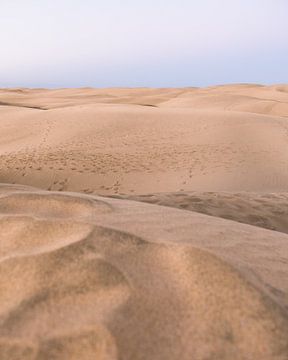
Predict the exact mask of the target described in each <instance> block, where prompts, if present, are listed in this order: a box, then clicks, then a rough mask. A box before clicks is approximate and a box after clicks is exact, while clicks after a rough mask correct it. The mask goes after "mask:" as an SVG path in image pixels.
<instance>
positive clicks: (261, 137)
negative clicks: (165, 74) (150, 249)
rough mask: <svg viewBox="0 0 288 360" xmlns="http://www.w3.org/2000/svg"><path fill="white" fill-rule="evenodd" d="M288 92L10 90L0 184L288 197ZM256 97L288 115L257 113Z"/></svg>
mask: <svg viewBox="0 0 288 360" xmlns="http://www.w3.org/2000/svg"><path fill="white" fill-rule="evenodd" d="M279 89H281V91H279ZM285 89H286V88H285V87H284V86H283V87H261V86H244V85H242V86H240V85H238V86H236V85H235V86H223V87H221V86H220V87H216V88H207V89H193V88H187V89H98V90H97V89H63V90H61V89H60V90H41V89H40V90H37V89H35V90H29V89H14V90H2V91H0V102H1V103H2V106H1V105H0V116H1V123H0V167H1V174H0V182H5V183H20V184H25V185H33V186H37V187H40V188H43V189H46V190H59V191H61V190H63V191H67V190H68V191H80V192H86V193H96V194H102V195H106V194H107V195H109V194H134V193H137V194H145V193H152V192H175V191H236V192H238V191H254V192H258V191H262V192H264V191H265V192H266V191H269V192H275V191H277V192H278V191H287V184H288V170H287V169H288V151H287V143H288V125H287V116H288V109H286V108H285V106H286V105H287V104H288V93H287V92H286V90H285ZM256 96H257V97H258V98H259V99H261V101H268V100H267V99H270V100H269V101H270V102H271V101H273V102H274V103H275V104H277V106H278V105H279V104H280V105H279V106H281V109H282V106H283V109H282V110H283V111H282V110H281V111H279V112H277V111H270V110H269V107H267V108H265V109H262V110H261V111H258V110H257V106H258V105H257V106H256V108H254V105H253V106H252V105H251V101H252V102H253V101H254V100H253V99H254V97H256ZM231 97H232V98H233V99H234V100H235V98H236V99H237V101H236V102H237V104H238V103H241V104H242V105H243V106H244V107H245V109H244V108H242V107H237V108H235V106H232V107H231V106H230V105H229V104H230V103H231V101H232V100H231ZM243 97H244V100H243ZM220 98H221V101H220V100H219V99H220ZM217 99H218V100H217ZM245 99H246V100H245ZM247 99H248V100H247ZM251 99H252V100H251ZM234 100H233V101H234ZM183 101H184V102H185V104H184V103H183ZM257 101H258V100H257ZM259 101H260V100H259ZM172 103H173V106H172ZM196 103H197V104H198V105H197V104H196ZM3 104H6V105H3ZM7 104H8V105H7ZM249 104H250V105H251V106H252V108H250V105H249ZM285 104H286V105H285ZM144 105H145V106H144ZM147 105H149V106H147ZM242 105H241V106H242ZM246 105H247V106H248V105H249V106H248V107H247V108H246ZM269 106H270V105H269ZM275 106H276V105H275ZM29 107H30V108H29ZM43 109H46V110H43Z"/></svg>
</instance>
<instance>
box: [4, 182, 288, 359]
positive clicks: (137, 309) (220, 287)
mask: <svg viewBox="0 0 288 360" xmlns="http://www.w3.org/2000/svg"><path fill="white" fill-rule="evenodd" d="M0 194H1V197H0V213H1V217H0V222H1V227H0V232H1V263H0V267H1V271H0V286H1V291H0V293H1V298H0V299H1V303H0V312H1V315H0V353H1V359H3V360H6V359H7V360H8V359H9V360H11V359H25V360H26V359H27V360H28V359H29V360H30V359H33V360H34V359H37V360H38V359H39V360H40V359H41V360H42V359H61V360H62V359H69V360H70V359H72V360H73V359H84V360H85V359H92V358H93V359H95V358H97V359H133V360H134V359H165V360H166V359H179V358H181V359H208V358H209V359H212V358H213V359H229V360H230V359H264V360H265V359H283V360H284V359H287V348H288V316H287V305H288V296H287V291H288V282H287V279H288V267H287V257H285V254H287V242H288V236H287V235H286V234H283V233H279V232H275V231H270V230H265V229H260V228H256V227H254V226H249V225H244V224H239V223H236V222H232V221H230V220H223V219H219V218H216V217H211V216H206V215H202V214H197V213H194V212H189V211H185V210H178V209H172V208H167V207H162V206H155V205H149V204H144V203H139V202H134V201H127V200H119V199H111V198H110V199H108V198H102V197H97V196H88V195H79V194H73V193H59V192H45V191H41V190H37V189H33V188H28V187H27V188H25V187H21V186H12V185H2V186H1V188H0Z"/></svg>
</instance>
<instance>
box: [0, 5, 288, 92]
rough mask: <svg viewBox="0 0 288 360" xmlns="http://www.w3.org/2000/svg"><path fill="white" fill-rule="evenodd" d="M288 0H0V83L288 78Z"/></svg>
mask: <svg viewBox="0 0 288 360" xmlns="http://www.w3.org/2000/svg"><path fill="white" fill-rule="evenodd" d="M287 19H288V1H287V0H197V1H194V0H145V1H144V0H142V1H137V0H101V1H100V0H0V34H1V45H0V87H16V86H27V87H81V86H95V87H108V86H125V87H126V86H129V87H134V86H152V87H166V86H167V87H168V86H175V87H177V86H179V87H180V86H206V85H213V84H224V83H235V82H240V83H243V82H245V83H246V82H252V83H263V84H266V83H267V84H269V83H288V21H287Z"/></svg>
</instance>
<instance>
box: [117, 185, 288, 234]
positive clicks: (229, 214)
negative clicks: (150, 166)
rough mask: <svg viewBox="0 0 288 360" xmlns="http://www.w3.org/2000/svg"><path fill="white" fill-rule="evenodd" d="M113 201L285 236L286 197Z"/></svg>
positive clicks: (202, 195)
mask: <svg viewBox="0 0 288 360" xmlns="http://www.w3.org/2000/svg"><path fill="white" fill-rule="evenodd" d="M113 197H115V198H120V199H128V200H136V201H142V202H146V203H149V204H157V205H162V206H170V207H174V208H178V209H185V210H190V211H196V212H199V213H202V214H207V215H210V216H216V217H221V218H223V219H230V220H233V221H238V222H240V223H244V224H250V225H254V226H259V227H263V228H265V229H270V230H275V231H280V232H284V233H288V194H287V193H271V194H269V193H265V194H263V193H253V192H247V193H231V192H176V193H159V194H145V195H123V196H115V195H114V196H113Z"/></svg>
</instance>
